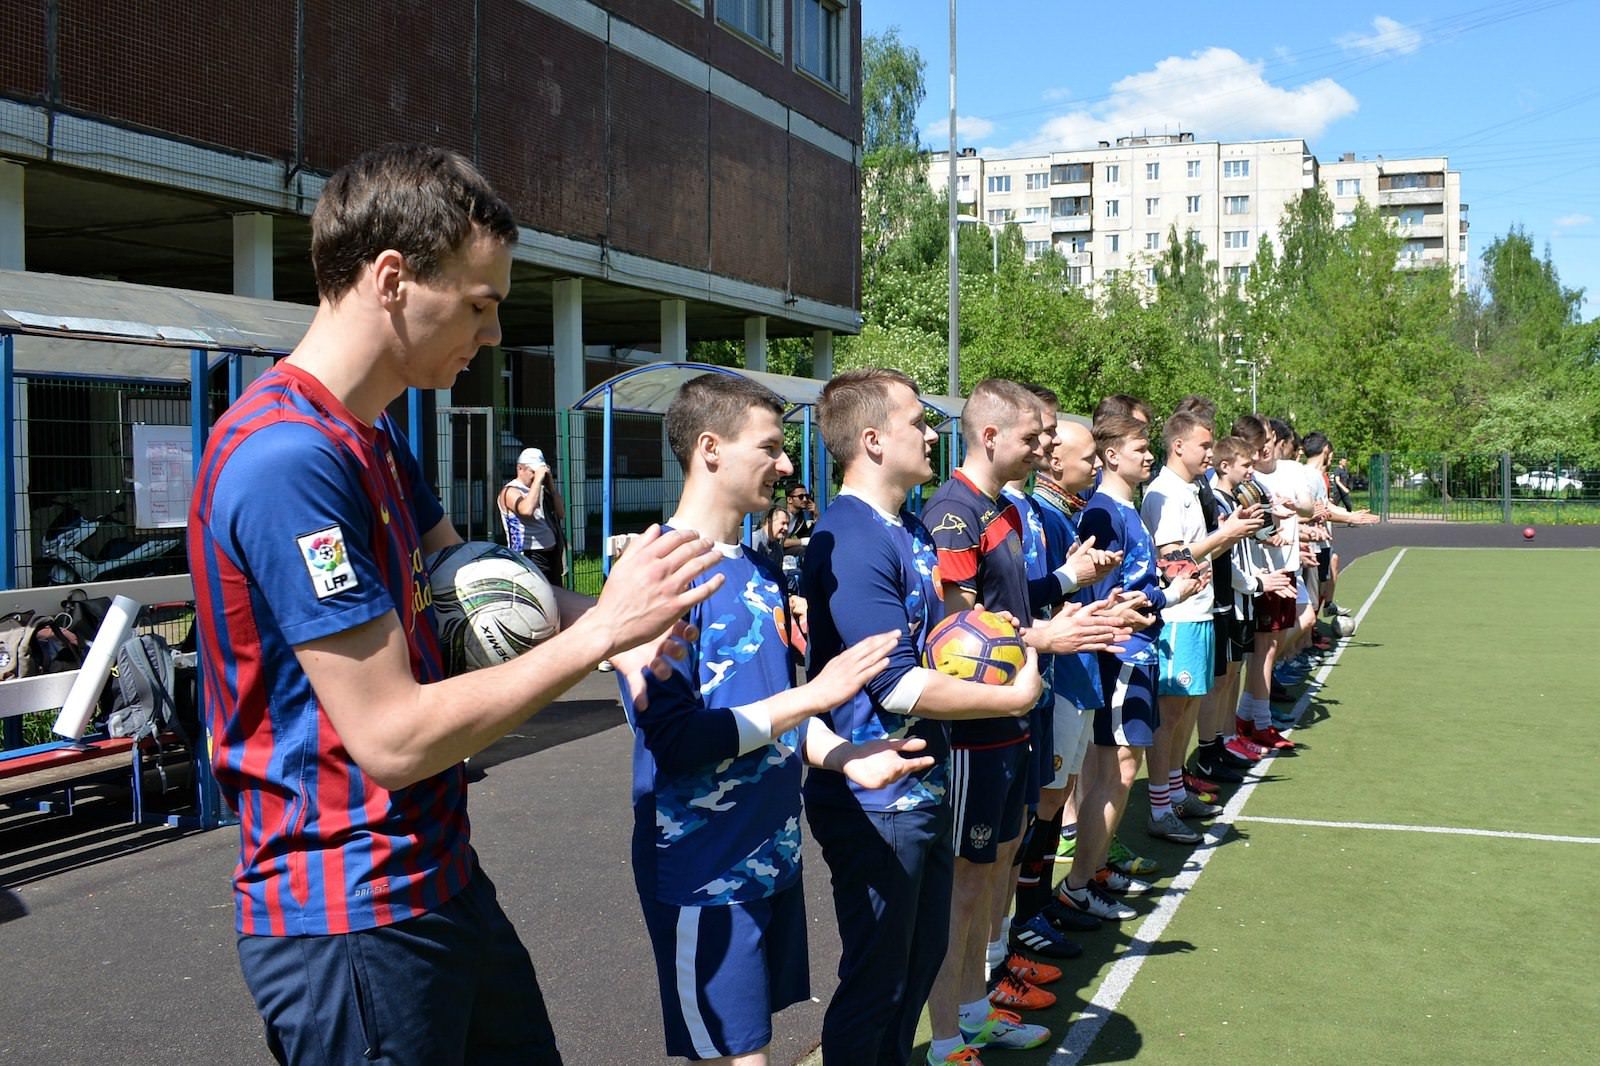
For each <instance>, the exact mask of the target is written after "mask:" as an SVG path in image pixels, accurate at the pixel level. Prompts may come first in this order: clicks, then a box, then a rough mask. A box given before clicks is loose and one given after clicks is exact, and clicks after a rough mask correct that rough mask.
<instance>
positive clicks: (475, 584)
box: [428, 541, 561, 675]
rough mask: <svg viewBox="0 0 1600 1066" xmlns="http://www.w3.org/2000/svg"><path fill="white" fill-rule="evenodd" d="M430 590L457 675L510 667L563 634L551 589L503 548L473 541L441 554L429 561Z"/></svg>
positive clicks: (449, 661)
mask: <svg viewBox="0 0 1600 1066" xmlns="http://www.w3.org/2000/svg"><path fill="white" fill-rule="evenodd" d="M428 585H429V587H430V588H431V589H432V591H433V617H434V622H435V623H436V624H437V626H438V629H439V643H440V645H441V646H442V647H443V649H444V657H445V669H446V670H447V671H448V672H449V673H450V674H451V675H455V674H461V673H466V672H467V671H469V670H477V669H479V668H480V667H484V666H495V665H498V664H500V663H508V662H510V661H511V660H512V659H515V658H516V657H517V656H519V655H521V654H522V653H523V652H525V651H527V650H528V649H529V648H532V647H533V646H534V645H536V644H539V643H540V642H542V641H545V640H549V639H550V638H551V637H553V636H555V634H556V632H557V630H559V629H560V628H561V615H560V611H559V609H558V608H557V606H556V598H555V593H554V592H552V591H551V589H550V583H549V582H548V581H546V580H545V577H544V575H543V574H541V573H540V572H539V571H538V569H537V568H536V567H535V566H534V565H533V563H531V562H530V561H528V560H527V559H526V558H524V557H523V556H521V555H518V554H517V553H516V552H514V551H512V550H511V549H509V548H505V547H502V546H500V545H498V544H488V543H483V542H480V541H468V542H467V543H464V544H452V545H450V547H448V548H442V549H440V550H439V551H438V552H435V553H434V555H433V556H432V557H431V558H430V559H429V560H428Z"/></svg>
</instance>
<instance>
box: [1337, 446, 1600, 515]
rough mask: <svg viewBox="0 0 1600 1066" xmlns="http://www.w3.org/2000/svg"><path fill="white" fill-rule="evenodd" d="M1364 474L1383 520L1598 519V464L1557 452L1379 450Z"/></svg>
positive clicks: (1371, 499)
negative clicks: (1547, 454)
mask: <svg viewBox="0 0 1600 1066" xmlns="http://www.w3.org/2000/svg"><path fill="white" fill-rule="evenodd" d="M1368 481H1369V484H1368V486H1367V494H1368V501H1369V506H1370V507H1371V509H1372V511H1373V512H1374V513H1375V514H1377V515H1379V516H1380V517H1382V518H1383V519H1385V520H1386V521H1407V520H1410V521H1433V522H1505V523H1514V524H1518V525H1541V524H1543V525H1587V524H1595V523H1600V468H1595V467H1584V466H1583V465H1581V464H1579V463H1577V462H1575V461H1574V460H1572V459H1571V458H1570V457H1563V456H1561V455H1556V456H1553V457H1540V456H1527V455H1513V454H1511V453H1509V452H1500V453H1492V452H1478V453H1473V452H1464V453H1453V454H1445V453H1439V452H1384V453H1380V454H1378V455H1375V456H1373V458H1372V461H1371V462H1370V463H1369V464H1368ZM1358 488H1359V486H1358Z"/></svg>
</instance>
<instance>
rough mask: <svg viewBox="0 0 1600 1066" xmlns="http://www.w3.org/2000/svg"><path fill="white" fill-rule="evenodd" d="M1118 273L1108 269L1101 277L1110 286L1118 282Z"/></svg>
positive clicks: (1102, 272)
mask: <svg viewBox="0 0 1600 1066" xmlns="http://www.w3.org/2000/svg"><path fill="white" fill-rule="evenodd" d="M1117 273H1118V272H1117V271H1115V270H1109V269H1108V270H1104V271H1101V275H1100V276H1101V277H1103V278H1105V279H1106V284H1107V285H1110V284H1111V283H1112V282H1114V281H1116V280H1117Z"/></svg>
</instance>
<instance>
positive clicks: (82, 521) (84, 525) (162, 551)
mask: <svg viewBox="0 0 1600 1066" xmlns="http://www.w3.org/2000/svg"><path fill="white" fill-rule="evenodd" d="M120 510H121V508H120V507H118V508H114V509H112V510H111V511H107V512H106V513H105V514H103V515H100V516H99V517H97V518H86V517H84V515H83V514H82V513H81V512H79V511H78V509H77V508H76V507H74V506H72V504H71V503H67V502H64V501H63V502H62V511H61V513H60V514H59V515H57V516H56V518H55V520H54V521H52V522H51V523H50V525H49V526H48V527H47V528H46V529H45V534H44V541H43V543H42V544H41V546H40V549H39V554H40V556H41V557H42V558H43V559H44V560H46V561H47V562H48V569H47V570H46V572H45V583H46V584H49V585H82V584H86V583H88V582H91V581H110V580H112V579H114V578H129V577H150V576H152V575H154V574H167V573H178V572H179V571H181V570H183V569H184V565H185V563H184V559H183V541H184V538H183V531H182V530H170V531H166V532H168V533H169V534H170V535H167V536H155V537H149V538H145V539H142V540H141V539H138V538H135V537H132V536H130V535H129V534H130V532H131V531H130V530H129V528H128V524H127V522H126V521H125V520H123V519H122V518H120V517H119V516H118V512H119V511H120Z"/></svg>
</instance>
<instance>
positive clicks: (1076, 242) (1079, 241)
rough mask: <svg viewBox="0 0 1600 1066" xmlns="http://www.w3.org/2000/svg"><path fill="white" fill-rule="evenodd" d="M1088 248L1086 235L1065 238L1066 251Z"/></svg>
mask: <svg viewBox="0 0 1600 1066" xmlns="http://www.w3.org/2000/svg"><path fill="white" fill-rule="evenodd" d="M1088 250H1089V238H1087V237H1071V238H1068V240H1067V251H1069V252H1087V251H1088Z"/></svg>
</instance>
